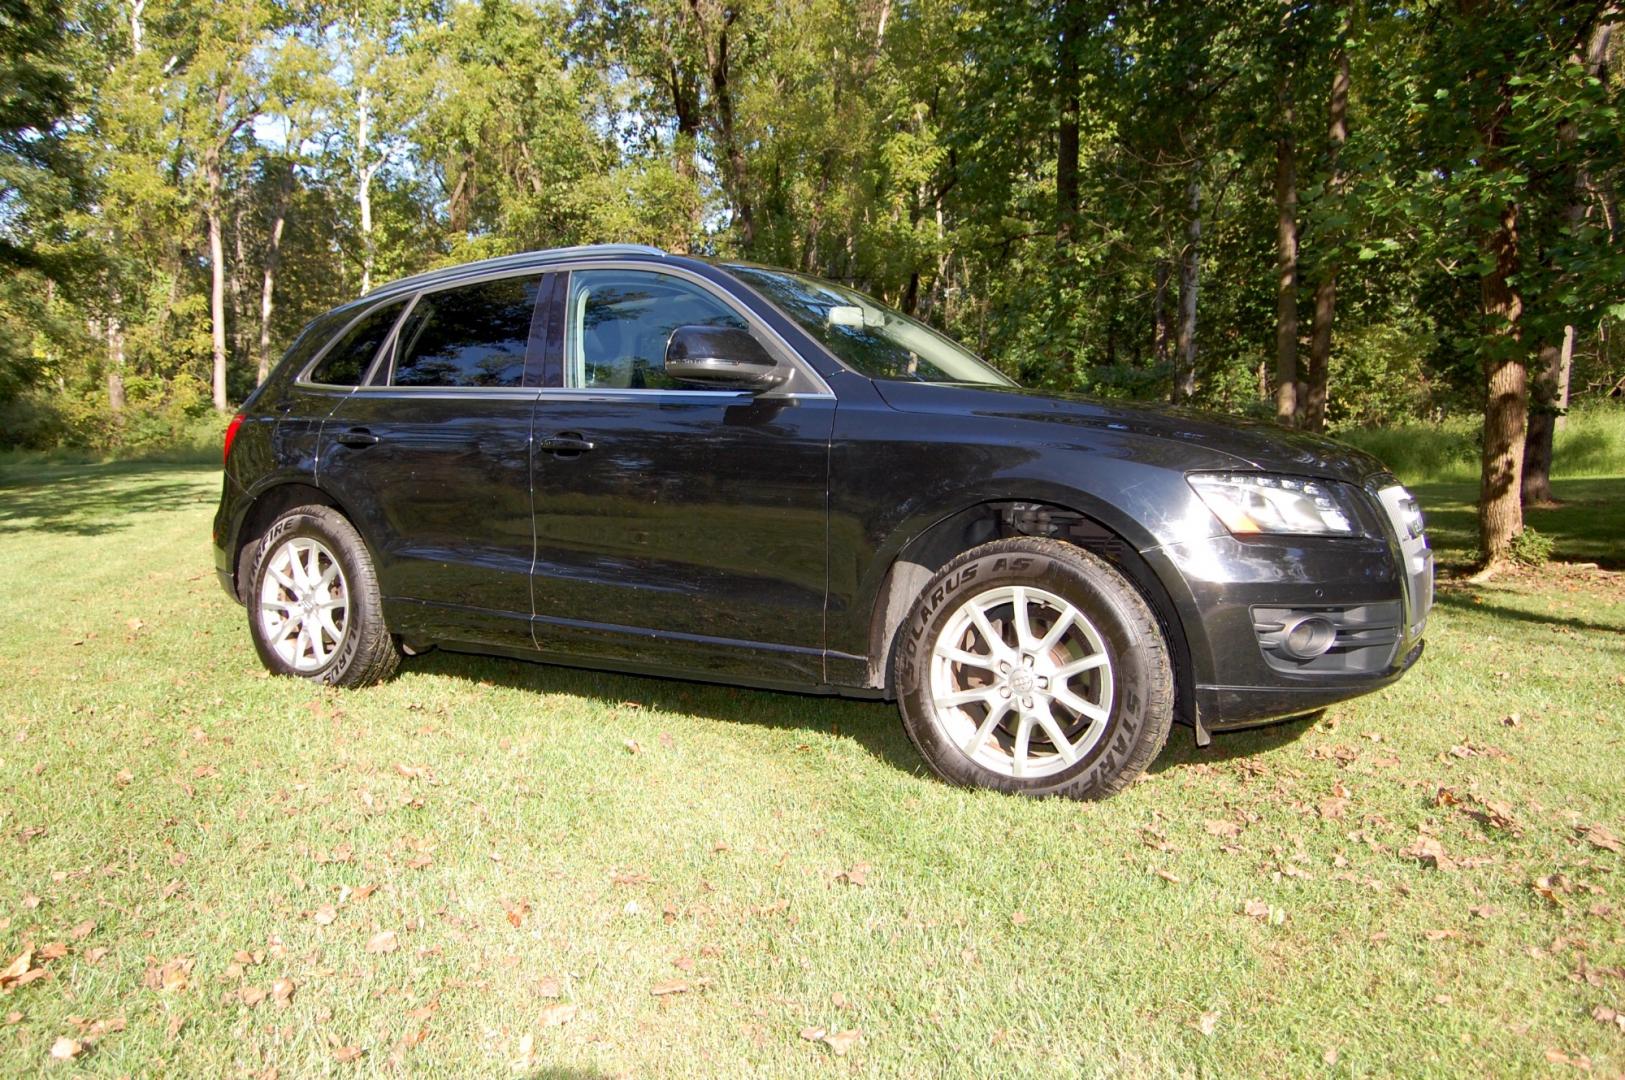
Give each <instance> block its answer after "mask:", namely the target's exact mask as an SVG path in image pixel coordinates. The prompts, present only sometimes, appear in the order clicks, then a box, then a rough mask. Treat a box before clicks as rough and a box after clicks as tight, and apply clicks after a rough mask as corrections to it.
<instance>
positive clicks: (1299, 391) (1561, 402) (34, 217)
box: [0, 0, 1625, 561]
mask: <svg viewBox="0 0 1625 1080" xmlns="http://www.w3.org/2000/svg"><path fill="white" fill-rule="evenodd" d="M1618 18H1619V9H1618V6H1617V5H1616V4H1614V3H1595V2H1593V3H1563V2H1556V0H1530V2H1496V0H1451V2H1447V3H1432V2H1424V3H1420V4H1413V5H1397V4H1389V3H1384V2H1381V0H1345V2H1342V3H1319V4H1313V3H1299V4H1293V3H1281V2H1280V0H1269V2H1265V0H1214V2H1211V3H1204V4H1200V5H1196V4H1184V3H1178V4H1176V3H1156V2H1148V0H1122V2H1115V3H1103V2H1063V3H1058V4H1047V5H1035V4H1006V3H1000V2H994V0H960V2H954V3H944V2H937V0H916V2H912V3H906V4H905V3H897V2H894V0H780V2H769V0H735V2H723V0H582V2H578V3H570V4H566V3H562V2H557V3H555V2H552V0H477V2H476V0H396V2H384V0H343V2H335V3H328V2H323V0H290V2H273V0H207V2H205V0H43V2H41V0H0V65H3V66H4V71H3V73H0V87H4V89H0V270H4V271H5V273H4V277H3V280H0V446H22V447H52V446H58V445H77V446H90V447H108V448H116V447H133V446H140V445H143V444H147V443H155V442H162V441H163V440H165V439H168V438H172V437H174V435H175V433H176V432H177V431H180V430H182V429H184V428H185V427H186V426H187V425H188V424H191V423H194V422H197V418H198V417H202V416H207V415H209V414H210V413H211V411H212V410H223V409H229V408H231V407H232V405H233V403H234V402H236V401H239V400H241V398H242V397H243V396H244V395H246V394H247V393H248V392H249V391H250V390H251V389H252V388H253V386H254V385H255V384H256V382H257V381H258V380H259V379H262V378H263V377H264V375H265V372H266V370H267V367H268V366H269V364H271V363H272V362H274V359H275V357H276V355H277V354H278V353H279V351H280V350H281V349H282V348H284V347H286V345H287V344H288V343H289V341H290V340H291V339H292V337H293V336H294V334H296V333H297V331H298V329H299V328H300V327H301V326H302V325H303V324H304V323H305V322H306V321H308V320H309V319H310V318H312V317H313V316H314V315H316V314H318V313H320V312H321V311H322V310H324V309H325V308H327V307H330V306H332V305H333V304H335V303H338V302H340V301H342V300H345V299H348V298H351V297H353V296H355V295H357V294H358V293H361V292H364V291H366V290H367V289H368V288H370V287H372V286H373V285H376V284H378V283H381V282H383V281H385V280H388V279H390V278H394V277H398V276H400V275H403V274H407V273H411V272H415V271H418V270H422V269H425V268H427V267H430V266H433V265H438V264H444V263H448V262H458V261H464V260H467V259H472V258H477V257H481V256H486V255H494V254H500V253H505V252H510V251H515V250H523V249H530V248H541V247H551V246H558V245H567V244H577V243H592V242H603V241H637V242H646V243H653V244H657V245H660V246H663V247H665V248H668V249H670V250H674V251H689V252H696V253H702V254H716V255H722V256H730V257H744V258H748V259H752V260H756V261H761V262H767V263H773V264H779V265H784V266H790V267H796V268H800V269H803V270H807V271H811V272H813V273H816V274H820V275H823V276H826V277H830V278H834V279H837V280H840V281H843V282H847V283H851V284H853V285H856V286H857V287H859V288H861V289H864V290H866V291H868V292H871V293H874V294H875V295H877V296H879V297H881V298H883V299H885V300H886V301H888V302H890V303H892V304H895V305H897V306H898V307H901V308H902V309H904V310H905V311H909V312H911V313H913V314H914V315H916V316H917V317H920V318H922V319H925V320H927V321H929V322H931V323H933V324H934V325H937V326H940V327H943V328H944V329H946V330H947V331H948V332H949V333H951V334H953V335H955V336H956V337H958V338H960V339H961V340H964V341H965V342H967V343H968V344H970V345H972V346H973V347H975V348H976V349H977V350H978V351H980V352H982V353H983V354H985V355H986V356H988V357H989V358H990V359H991V360H993V361H994V362H995V363H996V364H998V365H999V366H1000V367H1002V368H1004V369H1005V370H1006V371H1008V372H1010V373H1011V374H1013V375H1016V376H1017V377H1019V378H1020V379H1022V380H1023V381H1024V382H1026V383H1028V384H1029V385H1036V386H1041V387H1045V388H1049V389H1055V390H1075V391H1080V392H1084V393H1090V394H1095V395H1100V396H1105V397H1112V398H1138V399H1165V400H1166V399H1171V400H1173V401H1175V402H1190V403H1192V404H1196V405H1200V406H1204V407H1212V408H1219V409H1224V410H1228V411H1231V412H1241V413H1252V414H1256V415H1258V416H1260V417H1275V418H1276V419H1277V420H1278V421H1279V422H1280V423H1283V424H1286V425H1289V426H1294V427H1303V428H1308V429H1311V430H1325V429H1337V428H1339V427H1344V426H1350V425H1357V424H1370V423H1381V422H1384V421H1391V420H1395V419H1400V418H1405V417H1410V418H1416V417H1424V416H1429V415H1441V414H1443V413H1445V412H1473V413H1481V414H1482V415H1483V417H1484V419H1485V426H1484V446H1483V463H1484V474H1483V496H1484V497H1483V499H1482V500H1481V516H1482V521H1481V525H1482V534H1483V544H1484V551H1485V554H1486V556H1487V558H1488V559H1490V560H1491V561H1494V560H1495V559H1497V558H1499V557H1500V556H1501V555H1502V554H1504V552H1505V550H1506V545H1508V544H1509V543H1511V541H1512V538H1514V537H1515V536H1516V535H1517V534H1518V532H1519V531H1520V530H1521V527H1522V526H1521V517H1520V499H1524V500H1530V501H1539V500H1542V499H1547V498H1549V497H1550V491H1549V487H1548V486H1547V478H1548V477H1549V474H1550V457H1551V445H1552V439H1551V432H1552V429H1553V427H1554V426H1555V424H1556V422H1557V420H1558V418H1559V417H1560V416H1561V414H1562V410H1563V408H1564V407H1565V406H1566V404H1567V402H1568V401H1569V400H1570V399H1571V398H1574V397H1579V396H1585V395H1591V396H1602V395H1606V394H1608V393H1610V392H1614V393H1618V392H1619V389H1620V381H1621V379H1622V377H1625V354H1622V350H1621V348H1620V346H1619V344H1618V343H1617V342H1616V341H1615V334H1616V328H1617V326H1618V325H1619V320H1620V318H1621V317H1625V287H1622V284H1621V283H1622V282H1625V258H1622V256H1625V247H1622V243H1621V241H1622V239H1625V237H1622V234H1621V228H1622V226H1621V224H1620V221H1619V206H1618V197H1617V185H1618V183H1619V181H1620V173H1621V169H1622V165H1625V152H1622V151H1625V147H1622V146H1621V135H1622V132H1625V124H1622V118H1621V114H1620V111H1619V110H1620V105H1621V92H1620V89H1619V80H1618V79H1617V78H1616V77H1615V75H1614V69H1615V67H1616V66H1617V60H1616V57H1617V53H1618V48H1619V45H1618V40H1619V39H1618V36H1617V35H1615V34H1614V27H1615V22H1616V20H1617V19H1618ZM1526 432H1527V433H1528V438H1527V440H1526V438H1525V433H1526Z"/></svg>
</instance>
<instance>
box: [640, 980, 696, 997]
mask: <svg viewBox="0 0 1625 1080" xmlns="http://www.w3.org/2000/svg"><path fill="white" fill-rule="evenodd" d="M688 991H689V986H688V983H686V982H684V981H683V980H682V979H667V980H666V981H665V982H657V983H655V984H654V985H653V986H651V987H649V993H651V994H653V995H654V996H655V997H666V996H667V995H669V994H686V993H688Z"/></svg>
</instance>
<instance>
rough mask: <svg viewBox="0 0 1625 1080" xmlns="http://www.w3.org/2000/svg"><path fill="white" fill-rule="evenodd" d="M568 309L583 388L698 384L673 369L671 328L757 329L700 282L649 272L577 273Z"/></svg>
mask: <svg viewBox="0 0 1625 1080" xmlns="http://www.w3.org/2000/svg"><path fill="white" fill-rule="evenodd" d="M568 311H569V316H568V319H567V327H566V332H565V368H566V370H567V371H568V372H569V383H568V385H570V386H574V387H579V388H583V389H597V388H604V389H625V390H681V389H693V387H692V386H689V385H687V384H684V383H680V382H678V381H677V380H676V379H673V378H671V377H670V376H668V375H667V374H666V343H667V342H668V341H669V340H670V339H671V332H672V331H673V330H675V329H677V328H678V327H679V326H727V327H734V328H736V329H740V330H747V331H748V330H749V329H750V325H749V324H748V323H746V322H745V320H744V318H743V317H742V316H740V315H739V314H738V313H737V312H735V311H734V310H733V309H732V308H730V307H728V306H727V305H726V304H724V303H723V302H722V301H721V300H718V299H717V298H716V297H715V296H713V295H711V294H710V293H709V292H707V291H705V290H704V289H702V288H700V287H699V286H697V285H694V284H691V283H689V282H687V281H683V280H682V279H680V278H676V277H672V276H671V275H669V274H659V273H651V272H650V271H647V270H579V271H576V272H575V273H573V274H571V275H570V295H569V308H568Z"/></svg>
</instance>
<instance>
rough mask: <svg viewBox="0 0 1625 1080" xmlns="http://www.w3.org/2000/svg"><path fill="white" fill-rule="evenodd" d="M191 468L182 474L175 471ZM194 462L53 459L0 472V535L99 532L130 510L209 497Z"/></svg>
mask: <svg viewBox="0 0 1625 1080" xmlns="http://www.w3.org/2000/svg"><path fill="white" fill-rule="evenodd" d="M183 471H184V472H186V473H189V474H194V475H188V476H186V477H185V478H182V477H179V476H177V475H176V474H177V473H179V472H183ZM197 471H198V466H196V465H171V464H162V463H159V464H116V465H51V466H39V467H37V468H31V469H28V470H27V471H26V472H15V473H9V474H6V475H3V476H0V536H3V535H5V534H7V533H25V532H42V533H57V534H66V535H71V536H101V535H103V534H105V533H109V532H114V531H116V530H119V529H127V528H129V527H130V525H131V524H132V522H131V520H130V519H131V516H132V515H134V514H142V513H148V512H151V511H155V510H173V509H177V508H179V507H181V506H185V505H186V504H188V503H195V502H199V501H207V500H208V499H209V498H211V497H212V496H210V495H208V494H205V493H204V492H203V491H202V490H201V489H200V487H199V485H198V479H197V477H196V476H195V474H196V472H197Z"/></svg>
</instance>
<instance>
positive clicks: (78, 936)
mask: <svg viewBox="0 0 1625 1080" xmlns="http://www.w3.org/2000/svg"><path fill="white" fill-rule="evenodd" d="M95 929H96V920H94V919H86V920H85V921H84V922H82V923H80V924H79V925H78V926H75V927H74V928H73V929H72V930H69V931H68V936H69V937H71V938H72V939H73V940H75V941H83V940H85V938H87V937H89V936H90V934H91V931H93V930H95Z"/></svg>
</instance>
